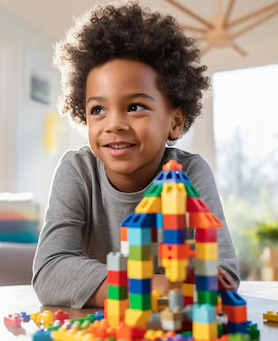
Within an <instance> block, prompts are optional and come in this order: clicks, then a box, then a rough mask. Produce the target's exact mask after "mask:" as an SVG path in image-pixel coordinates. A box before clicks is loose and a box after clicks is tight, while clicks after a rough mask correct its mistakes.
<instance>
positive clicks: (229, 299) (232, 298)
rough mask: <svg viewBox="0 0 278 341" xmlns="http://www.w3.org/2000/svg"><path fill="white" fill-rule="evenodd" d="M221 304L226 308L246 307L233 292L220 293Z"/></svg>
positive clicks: (240, 298)
mask: <svg viewBox="0 0 278 341" xmlns="http://www.w3.org/2000/svg"><path fill="white" fill-rule="evenodd" d="M220 295H221V298H222V304H223V305H226V306H240V305H246V301H245V300H244V299H243V298H242V297H241V296H240V295H239V294H238V293H237V292H235V291H221V292H220Z"/></svg>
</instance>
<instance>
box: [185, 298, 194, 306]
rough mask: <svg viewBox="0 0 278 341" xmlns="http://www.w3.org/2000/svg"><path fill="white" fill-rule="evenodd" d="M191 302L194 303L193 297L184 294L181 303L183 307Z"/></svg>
mask: <svg viewBox="0 0 278 341" xmlns="http://www.w3.org/2000/svg"><path fill="white" fill-rule="evenodd" d="M193 303H194V298H193V297H189V296H184V298H183V305H184V307H186V306H187V305H191V304H193Z"/></svg>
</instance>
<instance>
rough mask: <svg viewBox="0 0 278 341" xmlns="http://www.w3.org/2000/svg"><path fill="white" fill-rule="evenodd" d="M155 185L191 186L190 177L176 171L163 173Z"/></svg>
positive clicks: (155, 181) (155, 180) (156, 179)
mask: <svg viewBox="0 0 278 341" xmlns="http://www.w3.org/2000/svg"><path fill="white" fill-rule="evenodd" d="M153 183H154V184H155V185H159V184H165V183H181V184H188V185H190V184H191V181H190V179H189V178H188V176H187V175H186V174H185V173H183V172H181V171H175V170H168V171H162V172H160V173H159V174H158V176H157V177H156V178H155V179H154V181H153Z"/></svg>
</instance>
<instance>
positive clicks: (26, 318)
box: [19, 312, 30, 322]
mask: <svg viewBox="0 0 278 341" xmlns="http://www.w3.org/2000/svg"><path fill="white" fill-rule="evenodd" d="M19 317H20V319H21V321H23V322H29V321H30V314H27V313H26V312H21V313H20V314H19Z"/></svg>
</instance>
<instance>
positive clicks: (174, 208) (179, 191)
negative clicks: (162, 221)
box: [161, 182, 186, 214]
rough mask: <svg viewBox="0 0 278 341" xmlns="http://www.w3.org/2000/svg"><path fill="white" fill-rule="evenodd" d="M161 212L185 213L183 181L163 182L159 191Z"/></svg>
mask: <svg viewBox="0 0 278 341" xmlns="http://www.w3.org/2000/svg"><path fill="white" fill-rule="evenodd" d="M161 199H162V200H161V211H162V213H163V214H185V213H186V191H185V186H184V184H183V183H171V182H170V183H165V184H164V185H163V188H162V192H161Z"/></svg>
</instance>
